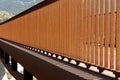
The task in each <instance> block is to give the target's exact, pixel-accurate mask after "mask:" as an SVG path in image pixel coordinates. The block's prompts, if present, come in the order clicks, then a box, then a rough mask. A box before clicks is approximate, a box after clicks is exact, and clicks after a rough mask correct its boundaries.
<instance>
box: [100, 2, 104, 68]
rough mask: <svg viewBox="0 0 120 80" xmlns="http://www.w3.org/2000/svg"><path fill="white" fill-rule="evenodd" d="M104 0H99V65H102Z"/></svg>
mask: <svg viewBox="0 0 120 80" xmlns="http://www.w3.org/2000/svg"><path fill="white" fill-rule="evenodd" d="M104 6H105V5H104V0H100V29H99V32H100V66H103V47H104V46H103V44H104Z"/></svg>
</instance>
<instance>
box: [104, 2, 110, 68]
mask: <svg viewBox="0 0 120 80" xmlns="http://www.w3.org/2000/svg"><path fill="white" fill-rule="evenodd" d="M108 6H109V4H108V0H106V7H105V10H106V11H105V51H104V54H105V57H104V58H105V67H107V68H108V64H109V63H108V48H109V29H110V27H109V9H108V8H109V7H108Z"/></svg>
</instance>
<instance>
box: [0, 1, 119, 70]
mask: <svg viewBox="0 0 120 80" xmlns="http://www.w3.org/2000/svg"><path fill="white" fill-rule="evenodd" d="M51 1H55V0H47V1H45V3H44V2H43V3H42V4H40V5H43V7H41V6H40V5H39V4H38V5H36V6H35V7H33V8H31V9H32V10H28V11H26V12H25V14H26V15H23V14H21V15H18V16H21V17H18V18H13V19H14V20H11V21H8V22H6V23H4V24H2V25H0V37H2V38H5V39H8V40H12V41H15V42H19V43H22V44H25V45H28V46H33V47H36V48H39V49H43V50H46V51H49V52H51V53H57V54H60V55H63V56H67V57H70V58H74V59H77V60H82V61H85V62H89V63H91V64H95V65H99V64H100V66H102V67H105V66H106V67H107V68H108V48H109V47H110V48H111V49H110V50H111V51H110V53H111V58H110V59H111V64H110V65H111V68H112V69H113V65H114V62H113V61H114V60H113V59H114V58H112V56H113V54H114V53H115V49H114V44H115V39H116V42H117V44H116V45H117V48H116V49H117V63H119V62H120V60H119V55H120V54H119V52H120V51H119V48H120V47H119V44H120V42H119V37H118V36H119V16H120V14H119V6H118V8H117V31H116V34H117V37H116V38H115V30H114V29H115V22H116V21H115V20H114V19H115V17H114V16H115V12H114V8H113V7H114V3H113V4H112V8H111V9H112V12H111V18H110V14H109V13H108V2H106V12H105V13H104V8H105V7H104V6H105V5H104V1H105V0H99V1H98V0H97V1H95V0H89V1H88V0H58V1H56V2H53V3H51V4H49V3H50V2H51ZM106 1H107V0H106ZM108 1H109V0H108ZM94 3H95V5H93V4H94ZM117 3H118V4H120V3H119V2H117ZM48 4H49V5H48ZM45 5H46V6H45ZM98 5H99V6H100V12H99V9H98ZM90 6H91V7H90ZM34 9H35V10H34ZM104 15H105V16H104ZM109 18H110V20H111V24H110V20H109ZM110 26H112V27H110ZM110 30H111V31H110ZM104 41H105V42H104ZM110 43H111V45H110V46H109V44H110ZM104 45H105V46H104ZM104 53H105V58H104V59H105V61H106V63H105V66H104V65H103V60H104V59H103V54H104ZM99 55H100V57H98V56H99ZM99 58H100V60H99ZM117 70H119V64H117Z"/></svg>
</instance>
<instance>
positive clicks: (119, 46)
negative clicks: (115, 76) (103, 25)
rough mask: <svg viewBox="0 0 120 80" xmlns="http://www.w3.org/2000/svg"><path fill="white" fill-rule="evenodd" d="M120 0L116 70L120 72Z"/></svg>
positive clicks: (118, 5) (119, 3)
mask: <svg viewBox="0 0 120 80" xmlns="http://www.w3.org/2000/svg"><path fill="white" fill-rule="evenodd" d="M119 23H120V0H118V1H117V26H116V51H117V52H116V70H117V71H118V72H120V24H119Z"/></svg>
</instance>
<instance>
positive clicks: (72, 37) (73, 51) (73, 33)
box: [68, 0, 79, 59]
mask: <svg viewBox="0 0 120 80" xmlns="http://www.w3.org/2000/svg"><path fill="white" fill-rule="evenodd" d="M68 1H69V9H68V12H69V17H68V21H69V23H68V36H69V38H68V41H69V44H68V46H69V51H68V52H69V53H70V55H69V57H72V58H74V59H78V56H79V55H78V54H77V53H78V47H77V44H78V42H77V41H78V40H77V31H78V29H77V8H76V7H77V0H68ZM71 5H72V6H71Z"/></svg>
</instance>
